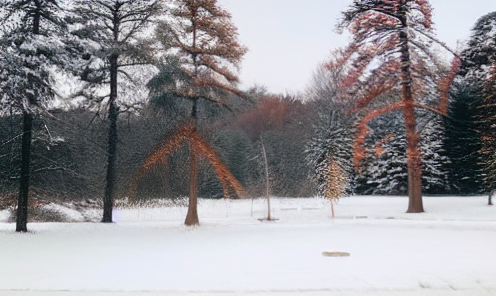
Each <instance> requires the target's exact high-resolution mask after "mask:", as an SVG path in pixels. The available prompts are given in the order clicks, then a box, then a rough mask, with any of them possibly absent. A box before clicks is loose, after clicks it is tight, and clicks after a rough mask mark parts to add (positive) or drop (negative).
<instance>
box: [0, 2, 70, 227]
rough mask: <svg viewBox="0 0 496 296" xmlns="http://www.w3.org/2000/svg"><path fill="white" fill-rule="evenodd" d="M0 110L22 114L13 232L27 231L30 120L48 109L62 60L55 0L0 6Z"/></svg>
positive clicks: (2, 4) (59, 20)
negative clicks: (15, 215)
mask: <svg viewBox="0 0 496 296" xmlns="http://www.w3.org/2000/svg"><path fill="white" fill-rule="evenodd" d="M0 9H1V10H0V30H1V31H0V38H1V39H0V94H1V95H2V98H1V101H0V103H1V105H0V108H1V109H0V112H1V115H2V116H6V115H7V114H9V113H10V115H12V114H13V113H22V116H23V130H22V136H21V139H22V140H21V142H22V145H21V164H20V172H19V198H18V202H17V220H16V231H22V232H25V231H27V226H26V224H27V215H28V196H29V180H30V163H31V142H32V130H33V117H34V116H35V115H36V114H41V113H43V112H44V111H46V110H47V109H48V108H49V105H50V101H51V100H52V99H53V98H54V93H55V90H54V89H53V85H52V84H51V82H52V79H53V69H51V67H53V66H55V65H56V64H63V63H67V62H68V60H64V53H63V52H62V51H63V50H64V48H63V47H62V48H61V44H60V39H61V36H62V35H63V33H64V29H63V27H64V23H63V22H62V20H61V18H60V17H61V13H62V12H61V11H62V8H61V7H60V6H59V3H58V1H55V0H36V1H35V0H33V1H3V2H2V3H1V4H0Z"/></svg>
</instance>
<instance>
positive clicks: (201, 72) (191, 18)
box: [148, 0, 247, 225]
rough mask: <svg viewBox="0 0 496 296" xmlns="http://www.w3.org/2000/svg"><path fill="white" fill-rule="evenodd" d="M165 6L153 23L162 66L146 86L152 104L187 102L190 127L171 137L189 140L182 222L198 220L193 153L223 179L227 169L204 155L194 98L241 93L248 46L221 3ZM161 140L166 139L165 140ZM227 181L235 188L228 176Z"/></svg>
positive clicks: (185, 1)
mask: <svg viewBox="0 0 496 296" xmlns="http://www.w3.org/2000/svg"><path fill="white" fill-rule="evenodd" d="M169 8H170V9H169V13H170V15H169V16H167V17H166V19H165V20H164V21H163V22H161V23H160V24H158V27H157V31H156V37H157V40H158V41H159V42H160V44H161V46H162V49H163V51H162V52H163V56H162V58H161V62H160V64H159V70H160V71H159V73H158V74H157V75H156V77H155V78H153V79H152V80H151V81H150V83H149V87H150V89H151V98H152V103H155V105H161V106H170V105H171V102H176V101H178V100H183V101H186V102H187V103H188V104H190V105H189V106H190V107H191V113H190V118H189V119H188V121H189V122H188V123H187V126H189V128H183V129H180V130H179V133H181V136H176V138H174V137H172V138H171V139H170V141H175V140H177V139H179V138H181V137H186V138H188V140H189V142H190V144H191V145H190V146H191V149H190V151H191V152H190V197H189V207H188V214H187V216H186V221H185V224H186V225H197V224H199V219H198V213H197V191H198V190H197V187H198V186H197V178H198V159H197V154H202V155H203V156H206V158H207V159H208V160H210V162H211V164H212V165H213V166H214V167H215V168H216V171H217V173H218V175H219V177H220V178H221V181H222V180H228V179H230V178H227V177H226V176H227V175H226V174H224V173H228V171H227V172H225V169H223V168H222V169H221V168H220V166H221V165H222V164H221V163H220V162H219V161H216V160H215V161H214V159H216V157H210V156H208V155H212V154H213V153H214V152H213V150H212V148H211V147H210V146H209V145H208V144H207V143H206V142H205V141H204V140H202V138H201V137H200V136H198V134H197V121H198V110H199V109H198V104H199V102H200V101H205V102H211V103H214V104H216V105H218V106H221V107H227V105H226V100H227V98H229V97H239V98H244V97H245V94H244V93H243V92H242V91H240V90H239V89H238V88H237V83H238V76H237V74H236V70H238V69H239V66H240V63H241V60H242V58H243V56H244V54H245V53H246V51H247V48H246V47H244V46H243V45H241V44H240V43H239V42H238V40H237V36H238V33H237V28H236V27H235V26H234V25H233V24H232V22H231V15H230V14H229V13H228V12H227V11H226V10H224V9H222V8H221V7H219V5H218V4H217V1H216V0H173V1H171V2H170V7H169ZM172 104H173V103H172ZM164 145H165V146H167V145H170V144H168V143H167V141H166V142H165V143H164ZM165 146H164V147H165ZM158 150H160V149H158ZM158 150H157V151H158ZM165 150H167V149H165ZM165 150H164V151H165ZM165 154H166V153H165ZM152 155H153V154H152ZM157 155H158V154H157ZM162 156H163V155H162ZM163 157H164V156H163ZM148 165H149V164H148ZM221 171H222V172H224V173H220V172H221ZM226 178H227V179H226ZM222 182H224V181H222ZM233 182H234V181H233ZM223 184H224V183H223ZM231 185H232V186H233V187H234V188H238V185H235V184H234V183H232V182H231Z"/></svg>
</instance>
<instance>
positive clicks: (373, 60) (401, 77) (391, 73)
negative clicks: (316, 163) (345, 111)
mask: <svg viewBox="0 0 496 296" xmlns="http://www.w3.org/2000/svg"><path fill="white" fill-rule="evenodd" d="M431 14H432V8H431V6H430V5H429V3H428V1H427V0H355V1H353V4H351V5H350V7H349V9H348V10H346V11H345V12H343V16H344V18H343V20H342V21H341V23H340V25H339V27H340V28H341V29H344V28H348V29H349V30H350V32H351V33H352V34H353V42H352V44H351V45H350V46H349V52H350V55H349V59H348V62H349V67H350V70H349V73H348V75H347V76H346V77H345V78H344V81H343V85H344V87H346V88H348V91H347V95H348V96H350V97H354V98H358V99H357V101H356V105H355V107H354V108H353V109H354V110H360V109H361V108H363V107H365V106H367V105H368V104H369V103H371V102H372V101H373V100H374V99H376V98H378V97H379V95H381V94H383V93H385V92H387V91H389V90H391V89H394V88H395V87H400V88H401V100H399V101H397V102H395V103H390V104H389V105H387V106H385V107H382V108H378V109H375V110H373V111H372V112H370V113H369V114H368V115H366V116H365V117H364V118H363V120H362V121H361V122H360V123H359V131H358V133H357V140H356V143H355V145H354V146H355V149H354V161H355V164H357V165H359V163H360V160H361V158H363V156H364V153H363V145H364V143H365V136H366V135H367V133H368V127H367V123H369V122H370V121H371V120H373V119H374V118H375V117H377V116H378V115H380V114H382V113H385V112H390V111H393V110H402V112H403V116H404V119H405V128H406V144H407V160H408V196H409V204H408V210H407V212H408V213H420V212H423V211H424V208H423V203H422V192H421V188H422V182H421V155H420V151H419V135H418V131H417V118H416V114H415V108H423V109H429V110H432V111H435V112H438V113H441V114H445V113H446V106H447V98H446V97H443V96H440V98H441V99H440V101H439V105H438V107H432V106H430V105H427V104H423V103H424V102H425V100H423V98H425V97H426V96H428V94H429V93H430V92H433V90H436V89H438V77H436V75H435V74H436V73H437V71H436V70H437V68H438V67H439V62H438V60H437V59H436V56H435V55H434V54H433V52H432V49H431V48H432V45H433V43H436V44H439V45H440V46H442V47H444V48H445V49H448V48H447V47H446V46H445V45H444V44H443V43H441V42H438V41H437V40H436V38H435V37H434V36H433V32H432V19H431ZM352 53H354V54H352ZM457 64H458V63H454V65H457ZM455 73H456V71H455Z"/></svg>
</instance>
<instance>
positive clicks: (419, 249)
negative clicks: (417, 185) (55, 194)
mask: <svg viewBox="0 0 496 296" xmlns="http://www.w3.org/2000/svg"><path fill="white" fill-rule="evenodd" d="M407 203H408V200H407V198H406V197H376V196H374V197H370V196H369V197H347V198H344V199H342V200H341V201H340V202H339V204H338V205H336V206H335V212H336V218H335V219H331V218H330V213H331V209H330V203H329V202H328V201H326V200H323V199H319V198H309V199H303V198H297V199H289V198H274V199H272V203H271V205H272V216H273V217H275V218H278V220H276V221H273V222H261V221H259V220H258V219H259V218H264V217H265V216H266V215H267V207H266V202H265V200H264V199H254V200H227V201H225V200H200V204H199V216H200V223H201V226H198V227H186V226H184V225H182V223H183V221H184V218H185V216H186V211H187V209H186V208H185V207H184V206H183V205H165V204H163V205H158V206H157V204H155V205H154V206H142V207H134V208H124V207H123V208H120V209H116V210H115V212H114V221H115V223H111V224H102V223H92V222H78V223H60V222H59V223H40V222H38V223H29V224H28V229H29V230H30V231H29V232H28V233H23V234H19V233H15V231H14V230H15V225H14V224H13V223H8V222H7V221H8V219H9V215H10V214H9V213H8V211H7V210H3V211H0V295H2V296H49V295H50V296H61V295H70V296H88V295H92V296H131V295H133V296H134V295H137V296H155V295H166V296H171V295H178V296H191V295H195V296H221V295H222V296H224V295H233V294H234V295H237V296H248V295H253V296H276V295H288V296H292V295H309V296H321V295H331V294H332V295H344V296H355V295H360V296H379V295H395V296H396V295H399V296H402V295H404V296H410V295H436V296H437V295H440V296H443V295H450V296H452V295H453V296H458V295H470V296H479V295H480V296H485V295H496V268H495V263H496V207H495V206H492V207H491V206H487V197H425V198H424V206H425V210H426V213H421V214H406V213H404V212H405V210H406V208H407ZM56 207H59V208H58V211H59V212H63V215H65V216H67V217H72V221H78V220H80V221H86V220H92V219H94V218H91V217H93V216H94V217H97V216H98V215H99V214H100V213H99V210H98V209H96V208H94V207H91V208H90V209H89V210H88V212H86V213H83V212H82V211H81V210H78V211H76V210H74V209H72V210H67V208H70V207H63V206H60V205H52V208H56ZM64 211H65V212H64ZM85 215H86V216H87V217H90V218H91V219H90V218H87V217H86V218H85ZM325 252H345V253H349V254H350V256H347V257H327V256H323V254H326V253H325Z"/></svg>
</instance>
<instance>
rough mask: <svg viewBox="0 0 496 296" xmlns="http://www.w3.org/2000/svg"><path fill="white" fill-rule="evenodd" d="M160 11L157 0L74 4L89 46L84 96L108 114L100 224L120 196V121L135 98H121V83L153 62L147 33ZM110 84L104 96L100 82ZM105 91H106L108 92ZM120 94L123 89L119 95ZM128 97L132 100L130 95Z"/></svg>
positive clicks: (78, 25) (79, 28)
mask: <svg viewBox="0 0 496 296" xmlns="http://www.w3.org/2000/svg"><path fill="white" fill-rule="evenodd" d="M160 12H161V2H160V1H158V0H153V1H141V0H94V1H86V0H79V1H76V2H75V3H74V14H75V15H76V16H77V17H76V18H75V24H76V25H75V27H76V28H77V29H76V30H74V31H73V34H75V35H77V36H79V37H80V38H81V40H82V41H83V44H84V46H85V48H86V49H87V52H86V54H85V55H84V58H86V59H87V60H88V63H87V64H86V66H85V68H84V69H83V71H81V72H80V73H78V74H79V75H80V77H81V78H82V80H83V81H85V82H87V88H86V89H85V91H83V92H82V93H83V95H84V96H86V97H88V98H90V100H89V102H90V103H91V104H93V106H94V107H95V106H96V107H95V108H96V110H97V112H101V111H102V109H103V112H104V113H106V114H107V119H108V125H109V127H108V146H107V175H106V188H105V195H104V198H103V218H102V222H105V223H108V222H112V208H113V202H114V199H115V196H116V188H115V187H116V186H115V184H116V168H115V164H116V155H117V121H118V115H119V113H120V112H125V111H127V110H129V109H130V108H132V107H133V106H134V103H136V102H132V101H131V102H130V101H126V98H124V99H123V98H119V90H118V88H119V85H120V82H121V81H126V82H131V83H132V82H133V71H132V70H133V69H136V67H139V66H143V65H147V64H150V62H151V60H152V57H153V54H154V51H153V50H154V48H153V46H152V41H151V40H152V39H151V38H150V37H151V36H148V38H147V35H150V34H148V31H150V30H152V28H151V26H152V25H153V21H154V17H155V16H157V15H158V14H159V13H160ZM102 85H108V87H109V89H108V91H109V92H108V93H107V94H104V95H100V93H101V90H102V88H101V86H102ZM105 92H106V91H105ZM121 95H122V93H121ZM127 99H129V98H127Z"/></svg>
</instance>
